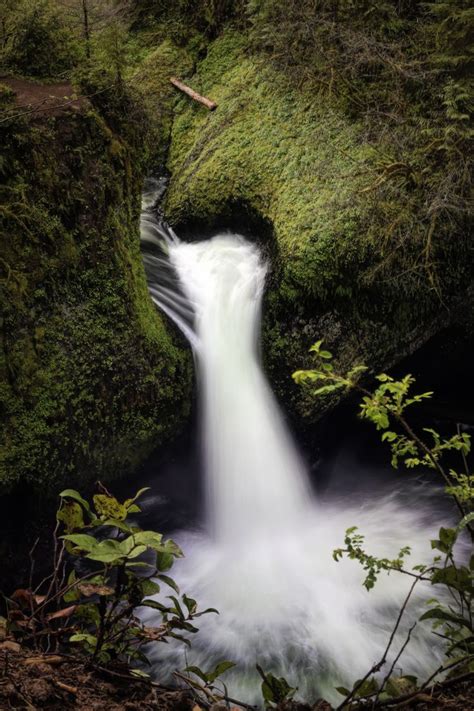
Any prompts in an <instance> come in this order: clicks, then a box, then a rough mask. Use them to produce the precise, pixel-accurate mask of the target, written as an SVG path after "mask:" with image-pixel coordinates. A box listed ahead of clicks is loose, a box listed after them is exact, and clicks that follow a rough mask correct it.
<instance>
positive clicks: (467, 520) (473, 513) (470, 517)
mask: <svg viewBox="0 0 474 711" xmlns="http://www.w3.org/2000/svg"><path fill="white" fill-rule="evenodd" d="M471 521H474V511H471V513H468V514H466V515H465V516H463V518H462V519H461V520H460V521H459V523H458V525H457V527H456V531H457V532H458V533H460V532H461V531H462V529H463V528H466V526H467V525H468V524H470V523H471Z"/></svg>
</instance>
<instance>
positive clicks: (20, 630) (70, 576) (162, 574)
mask: <svg viewBox="0 0 474 711" xmlns="http://www.w3.org/2000/svg"><path fill="white" fill-rule="evenodd" d="M145 491H146V489H141V490H140V491H138V493H137V494H136V495H135V496H134V497H133V498H130V499H127V500H126V501H124V502H120V501H118V500H117V499H116V498H115V497H114V496H112V495H111V494H110V493H109V492H108V491H107V490H106V489H105V488H104V487H103V486H100V491H99V493H97V494H95V495H94V496H93V498H92V502H89V501H86V500H85V499H84V498H83V497H82V496H81V495H80V494H79V493H78V492H77V491H75V490H74V489H66V490H65V491H63V492H62V493H61V494H60V500H61V504H60V507H59V510H58V512H57V525H56V529H55V534H54V546H55V553H54V562H53V567H52V572H51V573H50V574H49V575H48V576H47V577H46V578H45V579H44V580H42V581H41V582H40V583H39V584H38V585H37V586H36V587H33V586H32V585H30V587H29V588H28V589H25V590H17V591H15V592H14V593H13V595H12V596H11V598H10V600H9V601H8V602H9V616H8V631H9V633H10V634H12V635H13V636H14V637H16V638H17V639H19V640H20V641H22V642H24V643H28V642H29V643H31V644H32V645H34V646H35V647H37V648H43V647H47V648H48V649H50V648H51V647H52V646H53V647H55V648H56V649H59V648H60V646H61V645H64V644H67V645H74V646H77V648H78V650H80V652H81V653H82V654H83V655H85V656H86V657H87V658H88V659H89V661H90V662H92V663H98V664H107V663H110V662H113V661H115V660H122V661H126V662H127V663H128V664H130V663H133V662H137V661H140V662H145V663H146V661H147V660H146V657H145V655H144V654H143V652H142V648H143V646H144V645H147V644H149V643H153V642H164V641H167V640H168V639H169V638H175V639H178V640H181V641H182V642H184V643H185V644H188V645H189V644H190V642H189V639H188V638H187V637H186V636H183V635H186V633H191V634H194V633H196V632H197V631H198V629H197V628H196V627H195V625H194V624H193V622H194V620H195V619H196V618H198V617H200V616H201V615H204V614H206V613H209V612H217V610H214V609H211V608H210V609H208V610H204V611H198V608H197V603H196V601H195V600H193V599H192V598H190V597H188V596H187V595H186V594H183V595H180V591H179V588H178V585H177V584H176V582H175V581H174V580H173V579H172V578H171V577H169V576H168V575H167V574H166V573H167V571H168V570H169V569H170V568H171V567H172V565H173V562H174V560H175V559H176V558H180V557H182V555H183V553H182V551H181V550H180V548H179V547H178V546H177V545H176V543H174V542H173V541H172V540H165V539H164V538H163V536H162V535H161V534H160V533H156V532H155V531H143V530H142V529H141V528H139V527H138V526H137V525H136V524H135V523H134V522H132V521H131V520H130V516H132V515H134V514H138V513H140V506H139V504H138V500H139V498H140V497H141V496H142V494H143V493H144V492H145ZM162 585H165V587H166V588H170V589H171V591H172V592H173V593H174V594H171V595H167V596H165V597H163V598H160V599H155V598H154V597H151V596H156V595H158V594H159V593H160V591H161V586H162ZM144 607H148V608H151V609H153V610H156V611H157V613H159V624H156V625H151V626H149V625H147V624H145V622H144V621H143V620H142V618H141V616H140V615H139V614H138V611H139V608H144ZM132 673H133V674H136V675H143V672H142V671H140V670H133V671H132Z"/></svg>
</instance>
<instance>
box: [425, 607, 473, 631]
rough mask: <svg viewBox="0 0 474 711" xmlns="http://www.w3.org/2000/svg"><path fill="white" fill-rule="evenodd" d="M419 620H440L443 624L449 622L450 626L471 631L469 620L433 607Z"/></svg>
mask: <svg viewBox="0 0 474 711" xmlns="http://www.w3.org/2000/svg"><path fill="white" fill-rule="evenodd" d="M420 620H442V621H443V622H449V623H450V624H454V625H459V626H461V627H467V629H469V630H470V629H471V626H470V623H469V620H467V619H465V618H464V617H460V616H458V615H453V614H451V613H450V612H448V611H447V610H444V609H443V608H442V607H435V608H433V609H432V610H428V611H427V612H425V613H424V614H423V615H422V616H421V617H420Z"/></svg>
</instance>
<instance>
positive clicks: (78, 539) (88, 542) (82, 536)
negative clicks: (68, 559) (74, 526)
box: [60, 533, 97, 552]
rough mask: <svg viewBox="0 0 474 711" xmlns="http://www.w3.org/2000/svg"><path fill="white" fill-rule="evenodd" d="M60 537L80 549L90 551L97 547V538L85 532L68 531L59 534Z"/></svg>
mask: <svg viewBox="0 0 474 711" xmlns="http://www.w3.org/2000/svg"><path fill="white" fill-rule="evenodd" d="M60 538H62V539H63V540H64V541H69V542H70V543H73V544H74V546H75V547H76V548H78V549H79V550H81V551H87V552H90V551H92V550H94V549H95V548H96V547H97V540H96V539H95V538H94V536H89V535H87V533H70V534H67V535H65V536H60Z"/></svg>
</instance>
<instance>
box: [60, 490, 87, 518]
mask: <svg viewBox="0 0 474 711" xmlns="http://www.w3.org/2000/svg"><path fill="white" fill-rule="evenodd" d="M59 496H60V498H61V499H74V500H75V501H77V502H79V503H80V504H81V506H82V507H83V508H85V510H86V511H87V512H88V513H91V507H90V506H89V504H88V503H87V501H86V500H85V499H83V498H82V496H81V495H80V493H79V492H78V491H76V490H75V489H64V491H61V493H60V494H59Z"/></svg>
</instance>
